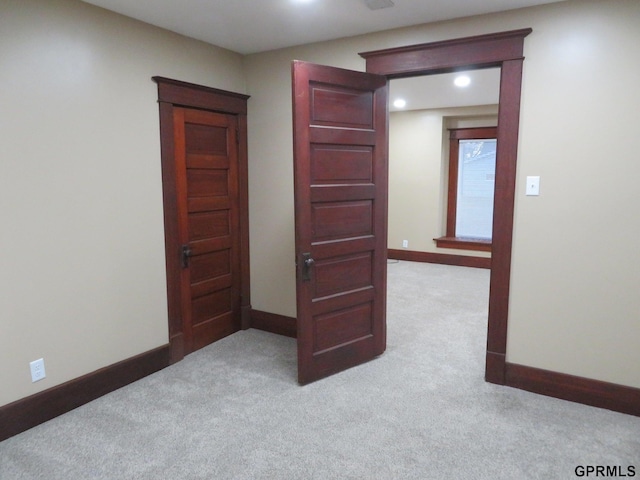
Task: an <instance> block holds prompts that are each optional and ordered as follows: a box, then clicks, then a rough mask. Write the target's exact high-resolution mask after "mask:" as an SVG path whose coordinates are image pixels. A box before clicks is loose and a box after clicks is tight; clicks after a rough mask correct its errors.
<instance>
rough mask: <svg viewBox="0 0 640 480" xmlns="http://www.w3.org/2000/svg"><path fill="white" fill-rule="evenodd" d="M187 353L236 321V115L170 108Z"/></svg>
mask: <svg viewBox="0 0 640 480" xmlns="http://www.w3.org/2000/svg"><path fill="white" fill-rule="evenodd" d="M174 129H175V139H176V144H175V145H176V151H175V158H176V169H177V171H176V178H177V179H178V180H177V184H178V192H177V194H178V210H179V212H178V217H179V231H180V232H179V234H180V238H181V240H180V241H181V243H182V245H183V251H184V252H185V253H183V269H182V272H181V294H182V322H183V332H184V343H185V353H190V352H193V351H194V350H197V349H199V348H202V347H204V346H206V345H208V344H210V343H212V342H214V341H216V340H218V339H220V338H222V337H224V336H226V335H229V334H231V333H233V332H235V331H237V330H239V329H240V311H239V309H240V289H239V282H240V272H239V269H240V260H239V211H238V208H239V206H238V167H237V166H238V161H237V146H236V119H235V117H234V116H233V115H224V114H218V113H213V112H205V111H200V110H191V109H185V108H178V107H176V108H174Z"/></svg>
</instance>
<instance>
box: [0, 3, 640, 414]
mask: <svg viewBox="0 0 640 480" xmlns="http://www.w3.org/2000/svg"><path fill="white" fill-rule="evenodd" d="M639 23H640V3H638V2H637V1H635V0H608V1H607V2H602V1H592V0H581V1H568V2H563V3H560V4H556V5H550V6H544V7H539V8H534V9H527V10H521V11H514V12H507V13H503V14H498V15H490V16H482V17H474V18H468V19H461V20H456V21H452V22H445V23H439V24H433V25H425V26H420V27H414V28H407V29H401V30H395V31H389V32H382V33H378V34H374V35H366V36H361V37H354V38H350V39H344V40H340V41H334V42H326V43H320V44H315V45H308V46H304V47H299V48H293V49H286V50H280V51H276V52H268V53H263V54H257V55H252V56H248V57H245V58H244V59H243V58H242V57H240V56H239V55H236V54H233V53H230V52H228V51H225V50H221V49H218V48H215V47H211V46H207V45H205V44H203V43H200V42H196V41H192V40H188V39H186V38H184V37H180V36H178V35H174V34H170V33H167V32H164V31H162V30H160V29H156V28H154V27H150V26H148V25H144V24H141V23H139V22H136V21H133V20H129V19H126V18H123V17H120V16H118V15H115V14H111V13H108V12H105V11H103V10H100V9H98V8H95V7H92V6H89V5H86V4H83V3H81V2H79V1H77V0H8V1H5V2H3V3H2V5H1V6H0V85H2V89H0V112H2V115H0V131H1V132H2V141H0V211H1V212H2V217H1V218H2V227H1V228H0V245H1V246H2V249H1V252H0V360H1V362H0V385H2V388H0V405H3V404H5V403H8V402H11V401H13V400H16V399H19V398H22V397H24V396H27V395H29V394H32V393H35V392H37V391H40V390H43V389H46V388H50V387H52V386H55V385H57V384H59V383H62V382H64V381H67V380H69V379H72V378H75V377H78V376H80V375H83V374H85V373H88V372H91V371H93V370H95V369H97V368H100V367H103V366H106V365H109V364H112V363H114V362H117V361H119V360H122V359H124V358H128V357H131V356H133V355H136V354H138V353H142V352H144V351H146V350H149V349H151V348H154V347H157V346H159V345H162V344H164V343H166V342H167V319H166V294H165V273H164V253H163V248H164V247H163V225H162V199H161V184H160V165H159V156H160V149H159V138H158V114H157V104H156V89H155V84H154V83H153V82H151V80H150V77H151V76H152V75H162V76H167V77H173V78H177V79H180V80H185V81H190V82H194V83H200V84H205V85H209V86H213V87H217V88H221V89H226V90H233V91H237V92H244V93H249V94H251V95H252V98H251V99H250V101H249V143H250V145H249V148H250V152H249V153H250V177H251V178H250V208H251V211H250V215H251V218H250V222H251V261H252V264H251V268H252V271H251V274H252V303H253V306H254V308H256V309H259V310H264V311H268V312H272V313H279V314H283V315H291V316H293V315H295V275H294V273H295V272H294V266H293V257H294V245H293V235H294V230H293V169H292V139H291V93H290V85H291V82H290V61H291V60H292V59H294V58H298V59H301V60H308V61H314V62H317V63H324V64H328V65H334V66H339V67H345V68H352V69H356V70H363V69H364V61H363V60H362V59H361V58H360V57H359V56H358V55H357V52H360V51H367V50H374V49H380V48H388V47H393V46H401V45H409V44H414V43H422V42H428V41H436V40H443V39H449V38H455V37H461V36H468V35H476V34H483V33H489V32H495V31H502V30H509V29H516V28H524V27H532V28H533V29H534V32H533V33H532V34H531V35H530V36H529V37H527V39H526V41H525V55H526V56H527V59H526V61H525V70H524V81H523V96H522V117H521V120H522V122H521V136H520V148H519V167H518V189H517V200H516V218H515V230H514V251H513V264H512V290H511V304H510V317H509V322H510V327H509V339H508V352H507V355H508V360H509V361H511V362H515V363H521V364H524V365H530V366H534V367H540V368H546V369H550V370H554V371H558V372H564V373H570V374H574V375H582V376H585V377H589V378H594V379H599V380H605V381H610V382H615V383H619V384H623V385H630V386H635V387H640V349H638V347H637V345H638V339H640V321H639V318H640V296H639V295H637V293H636V292H637V290H638V285H640V255H638V254H637V246H636V243H637V242H636V240H635V239H636V238H638V236H640V215H638V214H637V205H638V204H639V203H640V202H639V197H638V190H637V188H636V185H635V184H636V183H637V179H638V178H640V162H637V161H635V160H634V157H633V154H634V153H633V152H634V150H633V143H632V142H630V140H633V139H634V138H635V134H636V130H637V125H638V121H637V118H636V117H637V112H638V111H640V91H639V90H638V89H637V85H638V83H640V65H639V64H638V63H637V62H635V61H634V59H635V56H636V55H635V51H634V48H635V46H636V45H638V44H640V29H638V28H637V26H638V24H639ZM245 81H246V82H247V86H246V88H245ZM8 112H9V114H8ZM526 175H541V177H542V182H541V195H540V196H539V197H525V196H524V192H523V187H524V179H525V177H526ZM483 341H484V340H483ZM40 357H44V359H45V362H46V368H47V378H46V379H45V380H43V381H41V382H38V383H35V384H32V383H31V381H30V377H29V368H28V363H29V361H31V360H34V359H37V358H40Z"/></svg>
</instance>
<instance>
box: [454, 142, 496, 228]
mask: <svg viewBox="0 0 640 480" xmlns="http://www.w3.org/2000/svg"><path fill="white" fill-rule="evenodd" d="M496 144H497V142H496V139H483V140H460V142H459V154H458V202H457V207H456V237H471V238H485V239H491V231H492V224H493V191H494V185H495V176H496Z"/></svg>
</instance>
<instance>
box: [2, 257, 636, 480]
mask: <svg viewBox="0 0 640 480" xmlns="http://www.w3.org/2000/svg"><path fill="white" fill-rule="evenodd" d="M488 281H489V272H488V271H487V270H480V269H472V268H464V267H448V266H442V265H431V264H419V263H411V262H400V263H390V264H389V299H388V348H387V352H386V353H385V354H384V355H382V356H381V357H380V358H378V359H376V360H374V361H372V362H369V363H367V364H365V365H362V366H359V367H356V368H353V369H351V370H349V371H346V372H343V373H340V374H338V375H334V376H333V377H330V378H327V379H325V380H321V381H319V382H316V383H313V384H311V385H307V386H304V387H300V386H298V385H297V383H296V345H295V341H294V340H293V339H290V338H285V337H280V336H277V335H273V334H269V333H265V332H261V331H257V330H248V331H243V332H239V333H237V334H234V335H232V336H231V337H228V338H226V339H224V340H222V341H220V342H217V343H215V344H214V345H211V346H209V347H206V348H204V349H203V350H200V351H198V352H196V353H194V354H192V355H190V356H188V357H187V358H185V360H183V361H182V362H179V363H177V364H176V365H173V366H171V367H169V368H167V369H165V370H163V371H161V372H158V373H156V374H154V375H151V376H149V377H147V378H145V379H143V380H141V381H139V382H136V383H135V384H132V385H130V386H127V387H125V388H122V389H120V390H118V391H116V392H113V393H111V394H109V395H106V396H104V397H102V398H100V399H98V400H96V401H94V402H92V403H90V404H87V405H85V406H83V407H81V408H79V409H76V410H74V411H72V412H70V413H68V414H66V415H63V416H61V417H58V418H56V419H54V420H51V421H49V422H47V423H45V424H43V425H40V426H38V427H36V428H33V429H31V430H29V431H27V432H24V433H22V434H20V435H17V436H15V437H13V438H10V439H8V440H6V441H4V442H2V443H0V479H1V480H14V479H47V480H57V479H59V480H76V479H77V480H80V479H81V480H88V479H110V480H112V479H247V480H248V479H380V480H386V479H492V480H494V479H545V480H548V479H571V478H578V476H577V475H576V467H578V466H587V465H592V466H593V465H604V466H621V467H622V468H623V471H624V472H628V470H627V467H629V466H633V467H635V472H636V475H638V476H640V418H637V417H633V416H628V415H623V414H619V413H614V412H610V411H607V410H602V409H597V408H592V407H587V406H583V405H578V404H574V403H570V402H565V401H562V400H556V399H552V398H548V397H543V396H539V395H535V394H531V393H528V392H524V391H520V390H516V389H511V388H508V387H498V386H495V385H490V384H487V383H485V382H484V380H483V375H484V348H485V342H486V315H487V314H486V311H487V299H488ZM591 476H593V474H592V475H591Z"/></svg>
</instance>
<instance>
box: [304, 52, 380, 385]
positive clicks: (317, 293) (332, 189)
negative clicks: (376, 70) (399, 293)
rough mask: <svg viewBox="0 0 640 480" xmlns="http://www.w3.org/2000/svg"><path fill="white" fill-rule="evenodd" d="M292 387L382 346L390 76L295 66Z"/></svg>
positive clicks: (376, 351)
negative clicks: (294, 382)
mask: <svg viewBox="0 0 640 480" xmlns="http://www.w3.org/2000/svg"><path fill="white" fill-rule="evenodd" d="M292 72H293V109H294V170H295V219H296V264H297V267H296V270H297V273H296V277H297V278H296V285H297V292H296V293H297V309H298V317H297V336H298V381H299V382H300V383H301V384H304V383H308V382H311V381H314V380H316V379H319V378H322V377H325V376H327V375H330V374H332V373H335V372H338V371H341V370H344V369H346V368H349V367H352V366H355V365H358V364H360V363H363V362H365V361H367V360H370V359H372V358H374V357H376V356H377V355H380V354H381V353H382V352H383V351H384V350H385V347H386V317H385V315H386V273H387V270H386V269H387V258H386V257H387V183H388V180H387V173H388V172H387V170H388V162H387V155H388V139H387V125H388V113H387V96H388V95H387V79H386V77H384V76H380V75H373V74H369V73H362V72H353V71H348V70H342V69H337V68H332V67H325V66H319V65H313V64H309V63H304V62H294V63H293V66H292Z"/></svg>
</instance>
